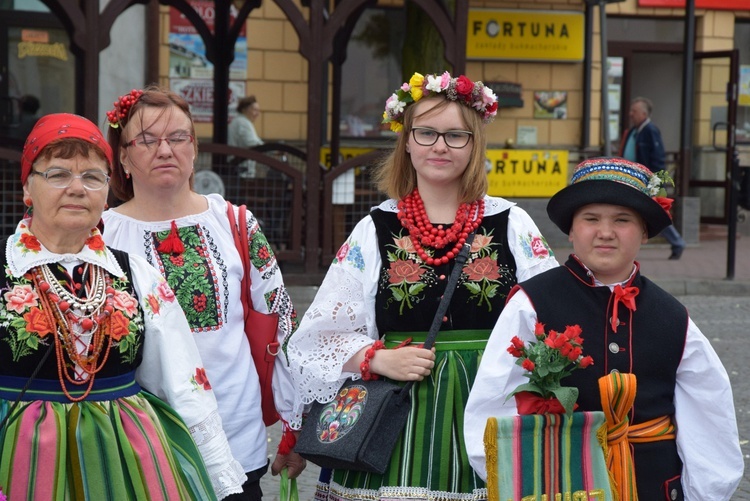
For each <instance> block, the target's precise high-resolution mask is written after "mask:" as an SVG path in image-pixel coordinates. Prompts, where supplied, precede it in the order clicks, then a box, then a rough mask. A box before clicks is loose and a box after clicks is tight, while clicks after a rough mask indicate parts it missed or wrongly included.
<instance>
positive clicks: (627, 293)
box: [611, 284, 640, 331]
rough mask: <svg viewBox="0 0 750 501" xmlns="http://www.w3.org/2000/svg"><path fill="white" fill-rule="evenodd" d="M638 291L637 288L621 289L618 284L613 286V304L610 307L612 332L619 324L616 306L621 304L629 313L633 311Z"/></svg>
mask: <svg viewBox="0 0 750 501" xmlns="http://www.w3.org/2000/svg"><path fill="white" fill-rule="evenodd" d="M639 292H640V290H639V289H638V287H623V286H621V285H619V284H617V285H615V289H614V293H615V304H614V305H613V306H612V319H611V325H612V330H613V331H616V330H617V326H618V324H619V323H620V319H619V317H618V316H617V306H618V305H619V304H620V303H622V304H623V306H625V308H627V309H629V310H630V311H635V297H636V296H637V295H638V293H639Z"/></svg>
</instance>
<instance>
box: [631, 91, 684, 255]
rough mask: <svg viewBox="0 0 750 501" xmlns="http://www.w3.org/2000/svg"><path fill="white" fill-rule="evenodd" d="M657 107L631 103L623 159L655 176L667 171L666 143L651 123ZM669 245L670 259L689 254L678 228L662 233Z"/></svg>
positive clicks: (640, 101)
mask: <svg viewBox="0 0 750 501" xmlns="http://www.w3.org/2000/svg"><path fill="white" fill-rule="evenodd" d="M652 110H653V104H652V103H651V101H650V100H649V99H646V98H645V97H636V98H635V99H633V100H632V101H631V103H630V112H629V116H630V125H631V128H630V129H629V130H628V132H627V133H626V134H625V135H624V136H623V140H622V144H621V146H620V156H621V157H623V158H624V159H626V160H630V161H631V162H637V163H639V164H641V165H645V166H646V167H648V168H649V170H651V172H653V173H654V174H657V173H659V172H660V171H663V170H665V169H666V165H665V163H664V158H665V153H664V143H663V142H662V139H661V132H659V129H658V128H657V127H656V125H654V123H653V122H652V121H651V112H652ZM661 236H662V237H664V238H665V239H666V240H667V242H669V245H670V246H671V247H672V253H671V254H670V255H669V259H673V260H676V259H680V257H682V253H683V252H684V251H685V246H686V244H685V240H683V238H682V236H681V235H680V233H679V232H678V231H677V228H675V227H674V225H672V224H669V225H668V226H667V227H666V228H664V229H663V230H662V232H661Z"/></svg>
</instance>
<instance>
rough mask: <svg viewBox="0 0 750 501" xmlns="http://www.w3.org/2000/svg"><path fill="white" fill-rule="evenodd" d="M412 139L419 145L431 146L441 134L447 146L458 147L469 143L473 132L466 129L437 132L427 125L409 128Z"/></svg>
mask: <svg viewBox="0 0 750 501" xmlns="http://www.w3.org/2000/svg"><path fill="white" fill-rule="evenodd" d="M411 133H412V136H414V141H416V142H417V144H419V145H421V146H432V145H433V144H435V143H437V140H438V139H439V138H440V137H441V136H442V138H443V140H444V141H445V144H446V145H447V146H448V147H449V148H455V149H460V148H463V147H464V146H466V145H467V144H469V140H470V139H471V136H472V135H473V132H469V131H468V130H447V131H445V132H438V131H436V130H435V129H430V128H429V127H414V128H412V130H411Z"/></svg>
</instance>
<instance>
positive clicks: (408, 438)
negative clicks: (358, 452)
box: [328, 330, 490, 501]
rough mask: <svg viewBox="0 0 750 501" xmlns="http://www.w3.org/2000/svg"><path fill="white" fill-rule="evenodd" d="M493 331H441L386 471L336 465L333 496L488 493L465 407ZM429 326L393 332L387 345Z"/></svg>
mask: <svg viewBox="0 0 750 501" xmlns="http://www.w3.org/2000/svg"><path fill="white" fill-rule="evenodd" d="M489 335H490V331H488V330H481V331H479V330H466V331H446V332H441V333H440V335H439V336H438V340H437V342H436V343H435V351H436V361H435V368H434V369H433V371H432V374H431V376H430V377H429V378H426V379H424V380H423V381H421V382H419V383H416V384H415V385H414V386H413V387H412V392H411V404H412V409H411V413H410V415H409V420H408V422H407V424H406V427H405V428H404V432H403V433H402V435H401V439H400V440H399V442H398V443H397V445H396V449H395V450H394V453H393V457H392V458H391V463H390V466H389V467H388V470H387V471H386V472H385V474H383V475H378V474H373V473H363V472H354V471H334V472H333V477H332V481H331V484H330V486H329V492H328V499H329V500H334V501H335V500H348V499H431V500H441V499H446V500H448V499H450V500H452V501H455V500H461V499H471V500H479V499H486V497H487V491H486V489H485V484H484V482H483V481H482V479H481V478H479V477H478V476H477V475H476V474H475V473H474V470H473V469H472V468H471V465H470V464H469V459H468V457H467V454H466V447H465V445H464V436H463V423H464V409H465V408H466V401H467V400H468V398H469V390H470V389H471V386H472V384H473V383H474V377H475V376H476V373H477V369H478V368H479V362H480V361H481V359H482V353H483V352H484V348H485V346H486V345H487V339H488V338H489ZM409 337H411V338H412V344H420V343H422V342H424V339H425V337H426V333H424V332H399V333H388V334H386V336H385V337H384V342H385V345H386V347H388V348H393V347H395V346H397V345H398V344H399V343H400V342H402V341H403V340H405V339H407V338H409Z"/></svg>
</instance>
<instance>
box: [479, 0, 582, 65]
mask: <svg viewBox="0 0 750 501" xmlns="http://www.w3.org/2000/svg"><path fill="white" fill-rule="evenodd" d="M583 41H584V18H583V13H582V12H564V11H535V10H532V11H529V10H501V9H470V10H469V21H468V29H467V35H466V57H467V58H468V59H504V60H515V61H569V62H576V61H582V60H583V53H584V47H583Z"/></svg>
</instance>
